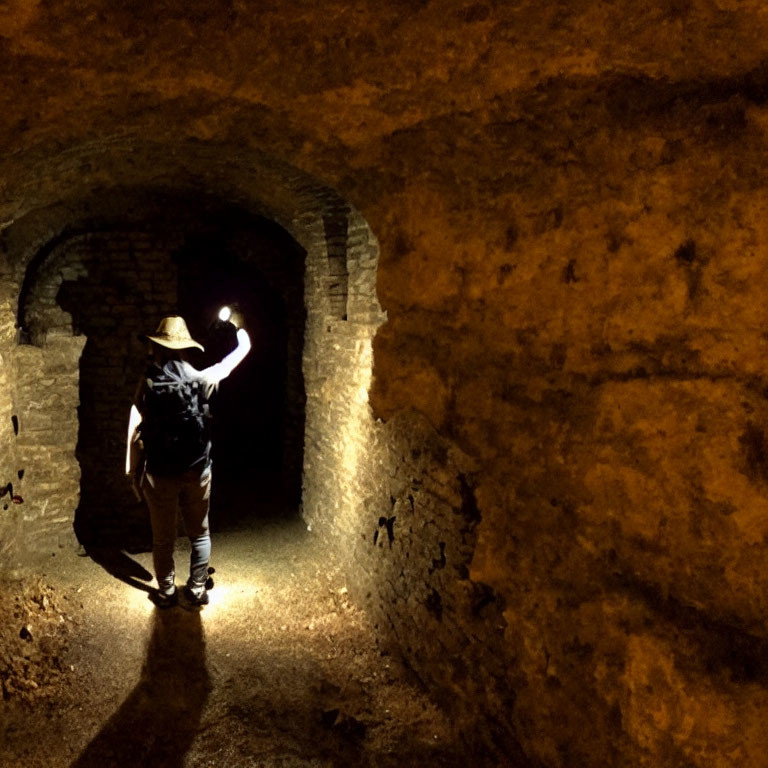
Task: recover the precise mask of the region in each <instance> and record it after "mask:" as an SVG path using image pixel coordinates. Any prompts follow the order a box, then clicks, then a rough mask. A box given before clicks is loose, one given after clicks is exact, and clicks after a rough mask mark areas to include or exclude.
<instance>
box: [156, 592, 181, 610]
mask: <svg viewBox="0 0 768 768" xmlns="http://www.w3.org/2000/svg"><path fill="white" fill-rule="evenodd" d="M149 599H150V600H151V601H152V602H153V603H154V604H155V605H156V606H157V607H158V608H173V606H174V605H177V604H178V602H179V590H178V589H176V588H174V590H173V592H171V593H170V594H166V593H165V592H161V591H160V590H159V589H153V590H152V591H151V592H150V593H149Z"/></svg>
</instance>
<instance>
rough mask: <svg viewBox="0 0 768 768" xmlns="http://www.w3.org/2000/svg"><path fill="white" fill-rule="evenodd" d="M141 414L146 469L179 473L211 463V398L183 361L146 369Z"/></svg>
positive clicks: (166, 473) (152, 471)
mask: <svg viewBox="0 0 768 768" xmlns="http://www.w3.org/2000/svg"><path fill="white" fill-rule="evenodd" d="M142 417H143V418H142V424H141V439H142V442H143V443H144V449H145V451H146V456H147V471H149V472H150V473H154V474H157V475H177V474H181V473H182V472H186V470H188V469H191V468H192V467H193V466H195V465H197V464H200V465H202V466H204V465H205V464H207V463H208V456H209V453H210V429H209V421H210V415H209V408H208V402H207V399H206V397H205V394H204V392H203V385H202V382H200V381H198V380H196V379H192V378H190V377H189V376H188V375H187V374H186V372H185V370H184V366H183V365H182V363H180V362H179V361H177V360H171V361H169V362H167V363H166V364H165V365H164V366H162V367H161V366H159V365H157V364H156V363H154V364H152V365H150V367H149V368H148V369H147V373H146V387H145V389H144V410H143V413H142Z"/></svg>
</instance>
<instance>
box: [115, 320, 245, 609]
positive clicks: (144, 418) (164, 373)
mask: <svg viewBox="0 0 768 768" xmlns="http://www.w3.org/2000/svg"><path fill="white" fill-rule="evenodd" d="M144 338H145V339H147V340H148V341H149V342H150V352H151V353H152V358H153V359H152V362H151V363H150V364H149V366H148V368H147V370H146V373H145V375H144V377H143V378H142V379H141V381H140V382H139V386H138V388H137V391H136V396H135V398H134V403H133V405H132V406H131V415H130V419H129V430H128V434H129V446H128V456H127V459H126V470H127V471H129V472H130V473H131V474H132V476H133V483H134V491H135V492H136V493H137V495H139V496H140V497H141V496H143V498H144V499H146V502H147V505H148V507H149V513H150V521H151V525H152V561H153V566H154V570H155V577H156V579H157V590H155V591H153V592H151V593H150V598H151V599H152V601H153V602H154V603H155V605H157V606H158V607H161V608H165V607H170V606H172V605H176V603H177V602H178V590H177V589H176V583H175V564H174V559H173V548H174V544H175V540H176V526H177V516H178V513H179V512H181V516H182V519H183V520H184V525H185V528H186V533H187V536H188V537H189V540H190V544H191V553H190V567H189V579H188V580H187V584H186V586H185V587H184V596H185V598H186V600H187V602H188V603H189V604H190V605H193V606H202V605H207V604H208V592H207V589H206V581H207V579H208V563H209V561H210V556H211V537H210V531H209V528H208V511H209V507H210V493H211V476H212V466H211V457H210V452H211V440H210V430H209V414H208V400H209V398H210V396H211V394H212V393H213V391H214V390H215V389H216V388H217V386H218V384H219V382H221V381H222V379H225V378H226V377H227V376H229V374H230V373H232V371H233V370H234V369H235V368H236V367H237V366H238V365H239V364H240V362H242V360H243V359H244V358H245V356H246V355H247V354H248V352H249V350H250V348H251V340H250V337H249V335H248V332H247V331H246V330H245V329H244V328H239V329H238V330H237V347H236V348H235V349H234V350H233V351H232V352H230V353H229V354H228V355H226V356H225V357H224V358H223V359H222V360H221V361H220V362H218V363H216V364H215V365H212V366H210V367H208V368H205V369H204V370H202V371H199V370H197V369H196V368H194V367H193V366H192V365H191V364H190V363H189V362H188V360H187V353H186V351H187V350H189V349H192V348H197V349H200V350H203V346H202V345H201V344H199V343H198V342H196V341H195V340H194V339H193V338H192V337H191V336H190V333H189V330H188V328H187V324H186V322H185V321H184V318H182V317H180V316H179V315H172V316H169V317H165V318H163V319H162V320H161V321H160V324H159V325H158V327H157V330H156V331H155V333H154V334H153V335H151V336H150V335H147V336H145V337H144ZM137 446H141V450H140V451H139V452H138V455H137V450H136V449H137Z"/></svg>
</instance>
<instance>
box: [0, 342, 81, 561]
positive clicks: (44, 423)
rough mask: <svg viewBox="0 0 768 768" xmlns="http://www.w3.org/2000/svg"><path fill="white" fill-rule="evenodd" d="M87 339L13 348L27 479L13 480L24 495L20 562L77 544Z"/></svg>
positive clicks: (22, 468) (20, 451)
mask: <svg viewBox="0 0 768 768" xmlns="http://www.w3.org/2000/svg"><path fill="white" fill-rule="evenodd" d="M84 345H85V337H84V336H63V335H57V336H54V337H52V338H49V339H48V340H47V341H46V342H45V343H44V344H43V346H41V347H38V346H33V345H29V344H22V345H19V346H17V347H16V348H15V349H14V350H13V365H14V369H15V374H16V377H15V378H16V386H15V391H14V400H15V403H16V408H15V409H14V410H15V411H16V416H17V418H18V436H17V437H16V446H17V464H18V465H19V471H18V473H17V478H18V479H19V480H23V482H16V483H14V486H15V490H16V495H17V496H20V497H21V499H22V503H20V504H18V505H15V506H14V508H13V510H14V514H15V515H16V516H17V520H16V526H15V538H16V540H15V542H14V544H13V550H14V552H13V556H14V557H15V558H16V560H15V563H14V564H15V565H19V564H20V563H21V562H23V560H24V558H25V557H27V556H29V554H30V553H33V554H37V553H41V552H54V553H55V552H56V551H57V549H59V548H62V547H66V548H67V549H69V550H70V551H71V550H73V549H74V544H75V538H74V531H73V529H72V521H73V512H74V510H75V509H76V508H77V505H78V502H79V499H80V465H79V464H78V461H77V458H76V455H75V451H76V447H77V439H78V421H77V414H78V406H79V405H80V391H79V378H80V377H79V371H78V363H79V361H80V355H81V353H82V350H83V346H84ZM22 473H23V475H22ZM19 475H22V476H21V477H19Z"/></svg>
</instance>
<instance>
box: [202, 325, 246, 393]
mask: <svg viewBox="0 0 768 768" xmlns="http://www.w3.org/2000/svg"><path fill="white" fill-rule="evenodd" d="M250 349H251V337H250V336H249V335H248V331H246V330H245V328H239V329H238V331H237V347H235V349H233V350H232V351H231V352H230V353H229V354H228V355H227V356H226V357H225V358H224V359H223V360H221V361H219V362H218V363H216V364H215V365H211V366H209V367H208V368H206V369H204V370H202V371H200V374H201V375H202V376H203V378H204V379H205V383H206V384H207V385H208V386H209V387H215V386H217V385H218V383H219V382H220V381H221V380H222V379H226V378H227V376H229V374H230V373H232V371H234V370H235V368H237V366H238V365H240V363H241V362H242V361H243V359H244V358H245V356H246V355H247V354H248V352H249V351H250Z"/></svg>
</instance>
